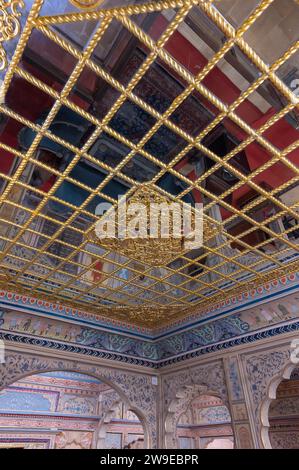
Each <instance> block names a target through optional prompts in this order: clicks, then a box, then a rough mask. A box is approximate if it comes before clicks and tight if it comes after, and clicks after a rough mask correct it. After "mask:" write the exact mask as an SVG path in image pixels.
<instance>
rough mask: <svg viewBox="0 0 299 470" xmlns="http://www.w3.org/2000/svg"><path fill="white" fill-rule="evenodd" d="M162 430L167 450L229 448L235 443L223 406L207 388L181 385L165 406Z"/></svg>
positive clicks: (225, 408) (222, 402) (227, 413)
mask: <svg viewBox="0 0 299 470" xmlns="http://www.w3.org/2000/svg"><path fill="white" fill-rule="evenodd" d="M165 431H166V432H165V444H166V448H167V449H171V448H172V449H173V448H185V449H199V448H202V449H204V448H209V447H208V446H209V445H210V447H211V445H214V446H215V448H216V445H219V447H218V448H229V447H230V448H232V447H233V444H234V437H233V430H232V426H231V416H230V412H229V410H228V408H227V406H226V404H225V403H224V401H223V400H222V398H221V397H219V396H218V395H217V394H216V393H214V392H213V391H211V390H209V389H208V388H207V387H206V386H202V385H197V384H194V385H189V386H188V385H187V386H184V387H183V388H182V389H180V390H179V391H178V392H177V394H176V397H175V398H174V399H173V400H172V402H171V403H170V405H169V407H168V411H167V415H166V420H165ZM224 440H225V442H224ZM228 441H229V442H230V444H228ZM212 443H213V444H212Z"/></svg>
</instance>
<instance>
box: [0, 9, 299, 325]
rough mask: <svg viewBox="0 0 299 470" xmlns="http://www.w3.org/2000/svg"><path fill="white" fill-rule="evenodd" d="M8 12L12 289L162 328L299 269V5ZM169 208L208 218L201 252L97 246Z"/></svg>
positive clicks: (5, 259)
mask: <svg viewBox="0 0 299 470" xmlns="http://www.w3.org/2000/svg"><path fill="white" fill-rule="evenodd" d="M282 3H283V6H282ZM7 4H8V5H10V8H9V7H7V14H9V15H10V18H11V19H12V21H14V23H13V24H14V25H15V30H14V31H12V29H11V30H10V31H8V32H7V31H6V32H5V34H4V35H3V40H2V42H1V43H0V45H1V44H3V46H4V49H3V48H2V49H1V60H2V65H1V66H2V69H3V70H4V71H5V75H4V77H3V85H2V94H1V96H2V97H3V103H2V104H1V121H0V155H1V158H0V172H1V173H0V185H1V186H0V189H1V195H0V203H1V207H0V226H1V232H0V266H1V286H2V287H3V288H5V289H8V290H13V291H15V292H24V293H26V294H31V295H34V296H39V297H40V298H43V299H50V300H52V301H55V302H60V303H63V304H67V305H73V306H76V307H78V308H80V309H82V310H87V311H92V312H96V313H99V314H101V315H104V316H108V317H110V318H118V319H124V320H127V321H129V322H133V323H136V324H140V325H151V326H153V325H161V324H164V323H168V322H171V321H172V320H173V319H177V318H183V317H184V316H186V315H187V314H188V313H190V312H196V310H198V309H199V308H200V307H202V306H203V305H204V306H207V305H209V304H211V305H212V304H213V303H214V302H215V301H216V300H217V299H219V298H221V299H223V298H224V297H225V296H226V295H231V294H232V292H233V293H234V294H235V293H236V292H242V291H244V290H247V289H248V288H249V287H250V286H256V285H259V284H261V283H262V282H265V280H269V279H272V278H275V277H277V276H279V275H280V274H284V273H287V272H293V271H295V270H296V269H298V261H297V255H298V239H299V228H298V221H297V219H298V199H299V198H298V172H299V170H298V163H299V151H298V142H299V141H298V125H299V114H298V96H299V91H298V90H299V41H298V39H299V38H298V36H299V31H298V27H297V26H298V22H299V5H298V2H296V1H294V0H284V2H281V1H280V0H274V1H273V0H263V1H257V0H247V1H246V2H244V1H243V0H218V1H216V0H215V1H213V0H198V1H195V0H184V1H182V0H162V1H157V2H143V3H142V2H141V1H140V2H139V1H138V2H135V3H134V2H126V1H124V0H123V1H122V0H119V1H118V2H117V1H106V2H95V1H92V0H90V1H81V2H80V1H75V0H73V1H66V0H64V1H59V2H56V1H44V2H43V1H41V0H36V1H34V2H32V1H29V2H24V5H22V2H20V1H19V2H18V1H17V2H7ZM4 9H5V10H6V7H4ZM26 15H27V20H26V22H25V17H26ZM18 22H20V24H21V27H22V28H23V30H22V33H21V35H20V36H18ZM24 23H25V24H24ZM15 38H17V39H18V44H17V47H16V49H15V52H14V55H13V58H12V59H11V57H10V53H9V44H10V41H12V42H11V44H14V41H15V40H16V39H15ZM1 47H2V46H1ZM5 50H6V53H5ZM157 194H158V197H159V198H162V199H163V200H165V201H170V202H171V201H177V202H180V203H182V202H185V203H186V202H189V203H191V204H192V205H193V206H194V205H195V203H198V202H201V203H203V207H204V209H203V211H204V234H203V245H202V246H201V247H200V248H198V249H191V250H190V249H186V248H185V247H184V246H178V245H177V240H174V239H173V238H171V239H169V240H167V241H166V242H165V240H160V243H159V240H148V242H147V244H145V245H142V246H140V244H138V241H136V240H134V243H133V245H132V244H131V245H130V247H129V248H128V249H127V250H126V246H125V247H123V246H122V249H121V250H119V249H118V247H117V246H115V244H113V243H112V244H111V245H110V246H109V243H108V244H107V243H106V244H104V243H101V241H99V240H97V239H96V238H95V236H94V230H95V226H96V223H97V221H98V216H97V215H96V214H95V208H96V206H97V205H98V204H99V203H100V202H109V203H112V204H113V205H114V206H115V207H117V204H118V196H123V195H126V196H127V198H128V199H129V198H135V199H136V198H137V199H138V197H139V196H138V195H140V197H141V198H144V197H146V195H149V196H148V197H149V199H151V198H153V195H157Z"/></svg>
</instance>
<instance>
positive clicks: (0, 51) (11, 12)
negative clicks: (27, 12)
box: [0, 0, 25, 70]
mask: <svg viewBox="0 0 299 470" xmlns="http://www.w3.org/2000/svg"><path fill="white" fill-rule="evenodd" d="M24 6H25V4H24V2H23V0H7V1H6V0H0V70H4V69H5V68H6V67H7V57H6V52H5V49H4V47H3V43H4V42H7V41H10V40H11V39H13V38H15V37H16V36H18V35H19V34H20V29H21V26H20V22H19V17H20V15H21V13H20V11H18V7H19V8H24Z"/></svg>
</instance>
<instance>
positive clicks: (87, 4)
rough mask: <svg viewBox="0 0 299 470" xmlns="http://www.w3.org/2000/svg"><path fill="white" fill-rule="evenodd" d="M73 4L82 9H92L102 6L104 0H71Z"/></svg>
mask: <svg viewBox="0 0 299 470" xmlns="http://www.w3.org/2000/svg"><path fill="white" fill-rule="evenodd" d="M69 1H70V3H71V4H72V5H74V6H75V7H76V8H80V9H81V10H91V9H92V8H97V7H98V6H100V5H101V4H102V3H103V2H104V0H69Z"/></svg>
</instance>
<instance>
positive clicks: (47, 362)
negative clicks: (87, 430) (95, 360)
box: [0, 352, 158, 448]
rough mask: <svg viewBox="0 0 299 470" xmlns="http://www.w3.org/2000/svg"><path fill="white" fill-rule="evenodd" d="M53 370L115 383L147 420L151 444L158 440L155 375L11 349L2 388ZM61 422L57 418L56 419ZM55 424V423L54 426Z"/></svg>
mask: <svg viewBox="0 0 299 470" xmlns="http://www.w3.org/2000/svg"><path fill="white" fill-rule="evenodd" d="M51 371H61V372H62V371H66V372H69V371H71V372H75V371H76V373H83V374H84V375H90V376H92V377H95V378H98V380H100V381H103V382H104V383H108V384H111V386H112V387H113V388H114V389H115V390H116V391H117V392H118V393H119V394H120V395H121V397H122V399H123V400H124V401H125V402H127V403H128V405H129V406H130V408H132V409H133V410H134V411H136V413H138V416H140V417H141V418H142V419H143V420H144V424H145V426H146V429H147V439H148V444H149V445H150V447H152V448H155V446H156V443H157V426H156V421H157V411H156V406H157V402H158V390H157V386H156V385H154V384H153V383H152V376H151V375H144V374H141V373H136V372H131V371H123V370H119V369H117V368H111V367H105V366H99V365H95V364H86V363H81V362H78V361H70V360H65V359H63V358H61V359H55V358H51V357H43V356H40V357H39V356H38V355H37V354H35V355H30V354H25V353H22V354H19V353H14V352H7V354H6V362H5V364H0V384H1V389H5V388H6V387H7V386H9V385H12V384H13V383H14V382H16V381H17V380H20V379H23V378H24V377H25V376H29V375H32V374H38V373H47V374H48V373H51ZM56 421H57V419H56ZM54 427H55V426H54Z"/></svg>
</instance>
